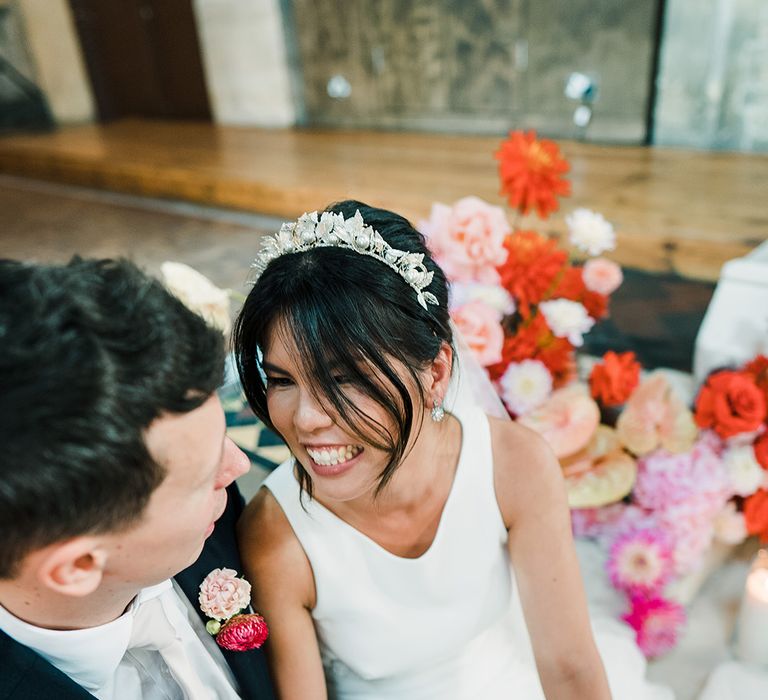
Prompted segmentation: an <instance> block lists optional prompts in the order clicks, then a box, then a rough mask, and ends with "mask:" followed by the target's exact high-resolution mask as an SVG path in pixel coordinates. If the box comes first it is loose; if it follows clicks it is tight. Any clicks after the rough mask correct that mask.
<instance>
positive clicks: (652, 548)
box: [608, 529, 674, 595]
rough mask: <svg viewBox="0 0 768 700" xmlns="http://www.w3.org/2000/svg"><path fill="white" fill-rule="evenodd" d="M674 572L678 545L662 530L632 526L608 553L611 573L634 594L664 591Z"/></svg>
mask: <svg viewBox="0 0 768 700" xmlns="http://www.w3.org/2000/svg"><path fill="white" fill-rule="evenodd" d="M673 573H674V549H673V547H672V545H671V543H670V542H669V539H668V538H667V537H666V535H664V533H662V532H661V531H660V530H655V529H645V530H630V531H629V532H625V533H623V534H621V535H619V536H618V537H617V538H616V539H615V540H614V542H613V544H612V545H611V549H610V552H609V554H608V575H609V576H610V579H611V583H613V585H614V586H615V587H616V588H618V589H619V590H623V591H626V592H627V593H629V594H631V595H650V594H652V593H657V592H658V591H660V590H661V589H662V588H663V587H664V585H665V584H666V583H667V581H669V579H670V578H671V577H672V575H673Z"/></svg>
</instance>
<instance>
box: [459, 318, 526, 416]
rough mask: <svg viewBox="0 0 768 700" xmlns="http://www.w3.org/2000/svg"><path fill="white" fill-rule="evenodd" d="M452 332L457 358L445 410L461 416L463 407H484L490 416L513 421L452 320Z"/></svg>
mask: <svg viewBox="0 0 768 700" xmlns="http://www.w3.org/2000/svg"><path fill="white" fill-rule="evenodd" d="M451 330H452V331H453V344H454V347H455V348H456V358H455V361H454V368H453V375H452V376H451V382H450V384H449V385H448V393H447V395H446V397H445V402H444V404H445V409H446V411H448V412H450V413H456V412H458V413H459V414H460V413H461V407H462V406H473V405H474V406H479V407H480V408H482V409H483V411H485V412H486V413H487V414H488V415H491V416H496V417H497V418H505V419H506V420H511V419H510V417H509V414H508V413H507V411H506V409H505V408H504V404H503V403H502V401H501V399H500V398H499V395H498V394H497V393H496V390H495V389H494V388H493V384H492V383H491V380H490V379H489V378H488V373H487V372H486V371H485V370H484V369H483V368H482V366H481V365H480V363H479V362H478V361H477V359H476V358H475V356H474V355H473V354H472V351H471V350H470V349H469V346H468V345H467V343H466V341H465V340H464V337H463V336H462V335H461V332H460V331H459V329H458V328H457V327H456V324H455V323H454V322H453V321H451Z"/></svg>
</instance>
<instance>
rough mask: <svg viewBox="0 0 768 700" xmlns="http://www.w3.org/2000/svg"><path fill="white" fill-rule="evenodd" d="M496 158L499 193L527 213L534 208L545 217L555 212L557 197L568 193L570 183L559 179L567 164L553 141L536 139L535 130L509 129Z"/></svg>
mask: <svg viewBox="0 0 768 700" xmlns="http://www.w3.org/2000/svg"><path fill="white" fill-rule="evenodd" d="M495 156H496V159H497V160H498V161H499V177H500V178H501V192H502V194H505V195H507V198H508V200H509V205H510V206H511V207H514V208H515V209H518V210H519V211H520V212H521V213H522V214H527V213H528V211H529V210H531V209H532V208H534V207H535V208H536V211H537V212H538V214H539V217H540V218H542V219H546V218H547V216H549V214H550V212H553V211H557V207H558V204H557V198H558V197H560V196H568V195H569V194H570V193H571V183H570V182H568V180H565V179H564V178H563V174H564V173H567V172H568V170H569V168H570V166H569V165H568V161H567V160H565V158H563V157H562V155H561V153H560V149H559V148H558V147H557V144H555V143H554V142H553V141H549V140H548V139H537V138H536V132H535V131H533V130H531V131H529V132H528V133H525V132H523V131H510V132H509V138H508V139H507V140H505V141H502V142H501V146H500V147H499V150H498V151H496V153H495Z"/></svg>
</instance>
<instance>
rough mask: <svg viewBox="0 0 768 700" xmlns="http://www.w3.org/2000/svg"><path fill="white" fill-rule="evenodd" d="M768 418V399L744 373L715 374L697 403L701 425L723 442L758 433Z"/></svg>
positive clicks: (709, 379)
mask: <svg viewBox="0 0 768 700" xmlns="http://www.w3.org/2000/svg"><path fill="white" fill-rule="evenodd" d="M765 415H766V402H765V395H764V394H763V392H762V391H760V389H758V388H757V386H756V385H755V382H754V379H753V378H752V377H750V376H749V375H747V374H744V373H743V372H734V371H731V370H723V371H720V372H715V373H714V374H712V375H710V376H709V378H708V379H707V381H706V383H705V384H704V386H703V387H702V388H701V391H700V392H699V396H698V398H697V399H696V415H695V418H696V423H697V425H698V426H699V427H700V428H712V429H713V430H714V431H715V432H716V433H717V434H718V435H719V436H720V437H721V438H723V439H725V438H729V437H733V436H734V435H738V434H739V433H746V432H750V431H753V430H757V429H758V428H759V427H760V425H761V424H762V422H763V421H764V420H765Z"/></svg>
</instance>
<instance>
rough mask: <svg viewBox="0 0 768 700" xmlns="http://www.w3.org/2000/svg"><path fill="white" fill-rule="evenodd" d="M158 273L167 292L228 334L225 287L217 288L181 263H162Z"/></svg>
mask: <svg viewBox="0 0 768 700" xmlns="http://www.w3.org/2000/svg"><path fill="white" fill-rule="evenodd" d="M160 272H161V273H162V275H163V282H164V283H165V286H166V287H167V288H168V291H170V292H171V294H173V295H174V296H175V297H177V298H178V299H180V300H181V301H182V302H183V303H184V305H185V306H186V307H187V308H188V309H190V310H191V311H194V312H195V313H196V314H199V315H200V316H202V317H203V318H204V319H205V320H206V321H207V322H208V323H210V324H211V325H212V326H214V327H215V328H218V329H219V330H220V331H221V332H222V333H224V334H225V335H226V334H227V333H229V329H230V326H231V320H230V316H229V290H227V289H219V287H217V286H216V285H214V284H213V283H212V282H211V281H210V280H209V279H208V278H207V277H205V276H204V275H201V274H200V273H199V272H198V271H197V270H193V269H192V268H191V267H189V265H185V264H184V263H179V262H164V263H163V264H162V265H161V266H160Z"/></svg>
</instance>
